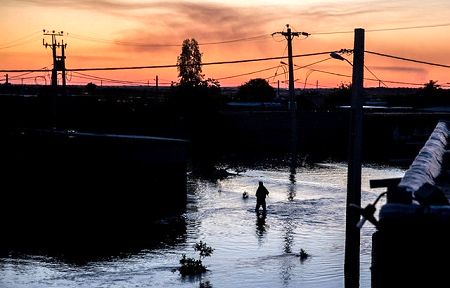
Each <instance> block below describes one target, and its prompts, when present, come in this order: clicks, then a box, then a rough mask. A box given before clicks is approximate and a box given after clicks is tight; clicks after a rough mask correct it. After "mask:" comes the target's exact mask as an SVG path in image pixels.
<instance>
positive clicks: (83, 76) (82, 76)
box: [73, 72, 153, 85]
mask: <svg viewBox="0 0 450 288" xmlns="http://www.w3.org/2000/svg"><path fill="white" fill-rule="evenodd" d="M73 73H74V75H73V77H76V78H82V79H88V80H100V81H105V82H111V83H122V84H141V85H147V84H148V83H147V82H138V81H128V80H118V79H110V78H105V77H98V76H94V75H89V74H84V73H80V72H73ZM77 75H80V76H77ZM152 84H153V83H152Z"/></svg>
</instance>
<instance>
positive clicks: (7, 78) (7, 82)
mask: <svg viewBox="0 0 450 288" xmlns="http://www.w3.org/2000/svg"><path fill="white" fill-rule="evenodd" d="M5 78H6V82H5V84H6V85H8V84H9V75H8V73H6V75H5Z"/></svg>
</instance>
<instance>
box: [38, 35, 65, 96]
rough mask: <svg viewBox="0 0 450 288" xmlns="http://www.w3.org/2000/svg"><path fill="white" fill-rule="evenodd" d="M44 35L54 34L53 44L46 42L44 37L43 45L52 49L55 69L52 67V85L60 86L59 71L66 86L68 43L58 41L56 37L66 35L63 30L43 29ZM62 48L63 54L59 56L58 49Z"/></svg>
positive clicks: (54, 86)
mask: <svg viewBox="0 0 450 288" xmlns="http://www.w3.org/2000/svg"><path fill="white" fill-rule="evenodd" d="M43 32H44V36H52V42H51V44H49V43H47V42H45V39H42V45H44V46H45V48H47V47H50V48H51V49H52V57H53V69H52V87H53V88H54V89H56V87H57V86H58V71H61V72H62V85H63V87H64V88H65V87H66V56H65V48H66V47H67V44H64V40H62V41H61V43H59V42H57V39H56V37H60V36H63V35H64V32H63V31H55V30H53V31H48V30H45V29H44V30H43ZM57 48H60V49H61V56H58V55H57V53H56V49H57Z"/></svg>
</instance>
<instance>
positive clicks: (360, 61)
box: [344, 28, 364, 288]
mask: <svg viewBox="0 0 450 288" xmlns="http://www.w3.org/2000/svg"><path fill="white" fill-rule="evenodd" d="M354 41H355V42H354V49H353V75H352V100H351V112H350V113H351V115H350V119H351V122H350V139H349V143H350V145H349V160H348V171H347V173H348V174H347V206H346V228H345V229H346V230H345V263H344V274H345V275H344V278H345V279H344V282H345V288H357V287H359V272H360V271H359V270H360V264H359V262H360V230H359V228H358V227H357V226H356V224H357V223H358V221H359V218H360V215H359V211H358V210H357V209H355V208H353V207H351V206H350V204H354V205H357V206H358V207H359V206H361V148H362V120H363V109H362V103H363V99H362V98H363V94H364V29H361V28H357V29H355V40H354Z"/></svg>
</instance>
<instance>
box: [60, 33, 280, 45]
mask: <svg viewBox="0 0 450 288" xmlns="http://www.w3.org/2000/svg"><path fill="white" fill-rule="evenodd" d="M67 36H68V37H72V38H74V39H78V40H84V41H92V42H100V43H110V44H116V45H122V46H138V47H180V46H181V44H172V43H168V44H146V43H137V42H127V41H120V40H107V39H101V38H94V37H90V36H83V35H78V34H74V33H71V34H68V35H67ZM270 37H271V36H270V35H268V34H264V35H257V36H251V37H245V38H239V39H231V40H224V41H213V42H204V43H199V45H200V46H206V45H217V44H228V43H235V42H244V41H255V40H260V39H265V38H270Z"/></svg>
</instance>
